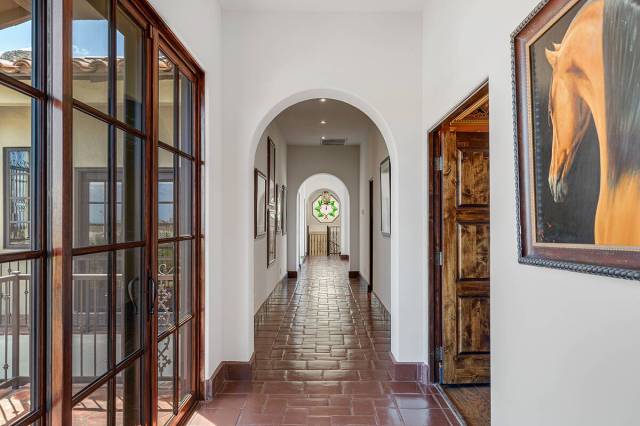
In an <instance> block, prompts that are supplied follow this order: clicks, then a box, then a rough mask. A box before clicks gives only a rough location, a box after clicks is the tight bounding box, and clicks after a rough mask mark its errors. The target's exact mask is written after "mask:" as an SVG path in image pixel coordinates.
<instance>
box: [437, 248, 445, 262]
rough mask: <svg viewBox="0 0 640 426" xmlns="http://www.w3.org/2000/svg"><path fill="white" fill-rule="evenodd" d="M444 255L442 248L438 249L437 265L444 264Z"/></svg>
mask: <svg viewBox="0 0 640 426" xmlns="http://www.w3.org/2000/svg"><path fill="white" fill-rule="evenodd" d="M443 260H444V259H443V256H442V252H441V251H440V250H438V251H437V252H436V265H438V266H442V262H443Z"/></svg>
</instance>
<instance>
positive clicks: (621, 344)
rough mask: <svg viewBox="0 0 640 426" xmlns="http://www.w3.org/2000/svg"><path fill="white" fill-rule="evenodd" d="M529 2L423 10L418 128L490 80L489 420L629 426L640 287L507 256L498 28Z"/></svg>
mask: <svg viewBox="0 0 640 426" xmlns="http://www.w3.org/2000/svg"><path fill="white" fill-rule="evenodd" d="M537 2H538V0H521V1H508V0H487V1H482V2H480V1H468V0H448V1H446V2H445V1H440V0H431V1H429V2H427V6H426V11H425V13H424V28H425V32H424V39H423V40H424V65H423V67H424V69H425V70H428V73H427V72H425V73H424V74H423V76H424V79H423V84H424V97H423V99H424V111H423V112H424V114H423V130H425V131H426V130H427V129H428V128H430V127H431V126H432V125H433V124H435V123H436V122H437V121H438V120H439V118H440V117H442V116H443V115H444V114H445V112H446V111H447V110H448V109H450V108H451V107H452V106H454V105H455V104H456V103H458V102H459V101H460V100H462V99H463V98H464V97H465V96H466V95H467V94H468V93H469V92H470V91H471V90H472V89H473V88H474V87H476V86H478V84H480V83H481V82H482V81H483V80H484V79H486V78H487V77H488V78H489V84H490V89H489V90H490V110H491V117H490V131H491V148H490V156H491V353H492V360H491V376H492V387H491V393H492V395H491V396H492V408H491V416H492V425H495V426H510V425H519V426H526V425H532V426H538V425H549V426H553V425H562V426H573V425H576V426H578V425H580V426H588V425H594V426H595V425H632V424H637V423H638V419H637V413H638V407H639V406H640V392H639V391H638V387H637V378H638V377H640V363H639V362H638V360H639V359H640V339H639V338H638V336H640V285H638V283H637V282H628V281H623V280H615V279H609V278H603V277H597V276H590V275H585V274H579V273H574V272H564V271H558V270H553V269H544V268H537V267H532V266H524V265H520V264H518V262H517V256H516V226H515V223H516V222H515V221H516V217H515V213H516V206H515V187H514V178H515V176H514V161H513V154H514V151H513V127H512V108H511V57H510V55H511V52H510V45H509V35H510V33H511V32H512V31H513V29H514V28H515V27H516V26H517V25H518V24H519V23H520V22H521V21H522V20H523V19H524V18H525V17H526V16H527V15H528V14H529V12H530V11H531V10H532V9H533V8H534V6H535V5H536V3H537ZM452 28H455V31H452ZM445 34H446V37H443V35H445ZM396 170H397V169H396Z"/></svg>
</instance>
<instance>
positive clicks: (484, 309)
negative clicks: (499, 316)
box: [458, 296, 490, 355]
mask: <svg viewBox="0 0 640 426" xmlns="http://www.w3.org/2000/svg"><path fill="white" fill-rule="evenodd" d="M489 348H490V346H489V297H488V296H464V297H458V353H459V354H462V355H467V354H488V353H489Z"/></svg>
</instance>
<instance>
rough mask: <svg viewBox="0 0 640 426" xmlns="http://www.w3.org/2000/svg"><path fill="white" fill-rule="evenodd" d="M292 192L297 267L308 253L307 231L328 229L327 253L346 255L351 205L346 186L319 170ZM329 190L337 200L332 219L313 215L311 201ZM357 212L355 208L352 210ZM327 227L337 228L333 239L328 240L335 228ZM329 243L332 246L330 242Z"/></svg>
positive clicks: (347, 252) (314, 200)
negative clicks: (295, 225) (294, 207)
mask: <svg viewBox="0 0 640 426" xmlns="http://www.w3.org/2000/svg"><path fill="white" fill-rule="evenodd" d="M297 192H298V193H297V196H296V200H297V202H296V204H297V205H296V218H297V227H296V233H297V236H296V247H295V254H296V262H297V267H300V265H301V264H302V262H303V261H304V257H305V256H306V255H308V254H309V250H308V247H309V241H308V236H309V234H310V233H311V232H325V234H326V233H327V228H329V229H330V231H329V237H328V246H329V249H328V253H327V254H328V255H340V256H341V257H342V258H343V259H348V258H349V255H350V238H351V232H350V231H351V227H350V223H351V220H350V219H351V218H350V216H351V213H352V212H351V209H350V208H349V206H350V195H349V190H348V188H347V186H346V185H345V184H344V182H342V181H341V180H340V179H339V178H337V177H336V176H334V175H331V174H327V173H319V174H315V175H313V176H310V177H308V178H307V179H306V180H305V181H304V182H303V183H302V184H301V185H300V187H299V188H298V191H297ZM325 192H326V193H327V194H329V195H330V196H331V197H333V198H335V200H336V202H337V203H338V205H337V207H336V209H337V210H336V213H335V214H334V216H335V217H334V218H333V219H328V220H324V219H323V218H322V217H320V218H317V217H316V216H315V215H314V214H313V208H314V203H315V202H316V200H318V198H319V197H321V195H322V194H323V193H325ZM356 214H357V212H356ZM331 230H334V231H335V230H339V231H338V232H337V234H338V236H339V238H338V239H337V241H333V242H332V241H331V239H332V238H334V239H335V238H336V235H335V234H336V232H334V233H333V236H332V233H331ZM332 243H333V247H332V246H331V245H332Z"/></svg>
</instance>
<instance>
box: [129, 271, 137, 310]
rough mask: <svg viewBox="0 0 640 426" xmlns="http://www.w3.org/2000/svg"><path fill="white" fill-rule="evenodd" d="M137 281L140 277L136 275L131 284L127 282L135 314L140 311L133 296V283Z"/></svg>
mask: <svg viewBox="0 0 640 426" xmlns="http://www.w3.org/2000/svg"><path fill="white" fill-rule="evenodd" d="M136 281H138V277H135V278H134V279H132V280H131V281H129V284H127V292H128V293H129V300H131V303H133V313H134V314H137V313H138V305H137V304H136V301H135V299H134V298H133V284H134V283H135V282H136Z"/></svg>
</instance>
